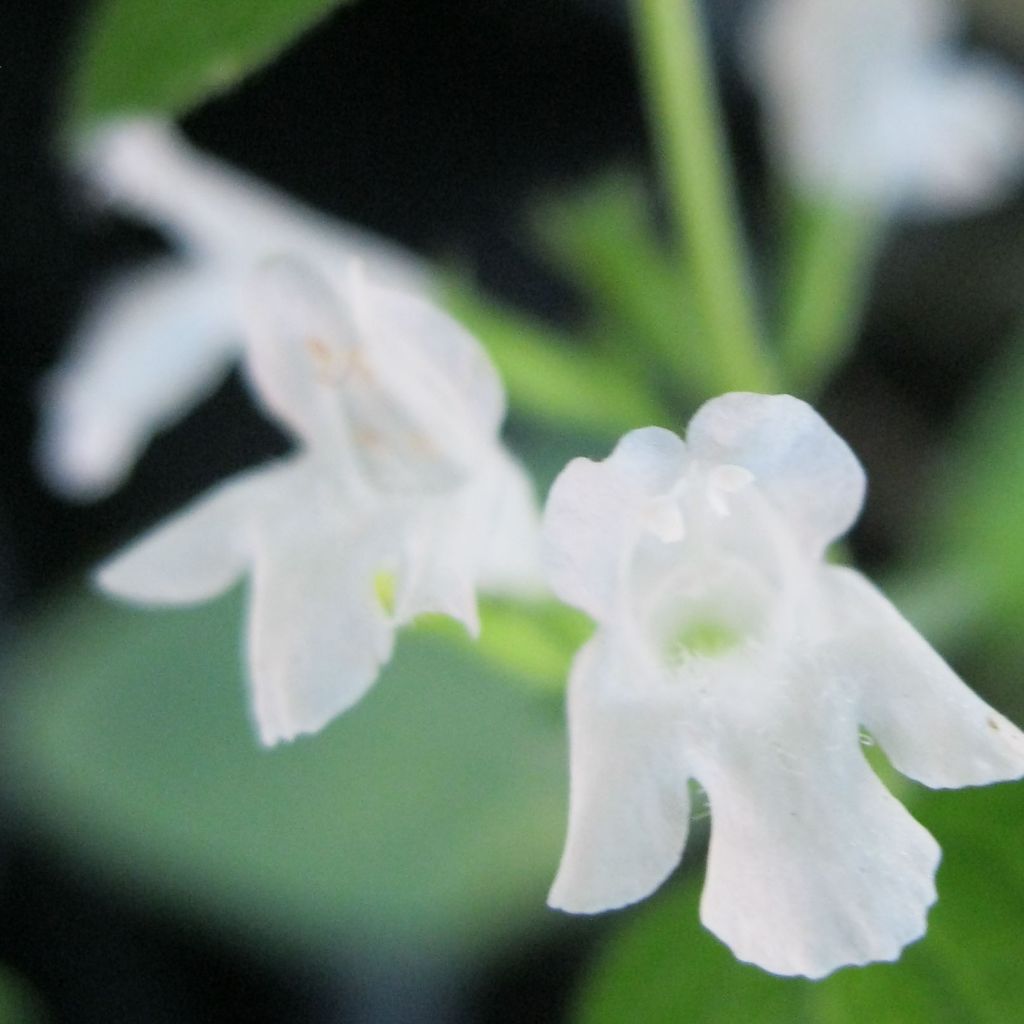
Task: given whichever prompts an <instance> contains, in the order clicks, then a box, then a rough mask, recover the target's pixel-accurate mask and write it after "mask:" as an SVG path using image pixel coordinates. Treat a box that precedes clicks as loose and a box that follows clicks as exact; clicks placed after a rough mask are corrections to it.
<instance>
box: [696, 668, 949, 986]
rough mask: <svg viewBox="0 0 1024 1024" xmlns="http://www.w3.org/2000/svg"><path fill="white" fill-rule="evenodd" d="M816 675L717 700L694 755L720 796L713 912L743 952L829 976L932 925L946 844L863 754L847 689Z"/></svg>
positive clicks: (710, 923)
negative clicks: (705, 742) (705, 751)
mask: <svg viewBox="0 0 1024 1024" xmlns="http://www.w3.org/2000/svg"><path fill="white" fill-rule="evenodd" d="M804 675H805V678H803V679H792V678H791V679H787V680H786V681H785V682H780V683H778V684H774V683H773V680H772V679H771V677H770V676H768V675H765V674H762V675H760V676H758V677H757V678H756V679H752V680H751V679H748V680H745V692H746V699H743V700H737V701H731V702H729V703H726V701H725V700H722V701H720V702H719V703H718V704H717V713H718V715H719V721H718V728H717V730H716V732H715V735H714V736H713V737H712V738H711V739H712V743H713V751H712V753H711V755H710V756H704V757H700V758H696V759H695V763H696V766H697V770H696V772H695V774H696V777H697V779H698V781H699V782H700V783H701V784H702V785H703V786H704V789H705V790H706V791H707V794H708V799H709V800H710V803H711V845H710V849H709V852H708V869H707V880H706V882H705V886H704V894H703V898H702V900H701V920H702V921H703V922H704V924H705V925H706V926H707V927H708V928H709V929H710V930H711V931H712V932H714V933H715V934H716V935H717V936H718V937H719V938H720V939H722V941H723V942H725V943H726V944H727V945H728V946H729V947H730V948H731V949H732V951H733V953H734V954H735V955H736V956H737V957H738V958H739V959H741V960H745V961H748V962H750V963H754V964H757V965H758V966H760V967H763V968H764V969H765V970H768V971H772V972H774V973H776V974H786V975H789V974H801V975H806V976H807V977H810V978H820V977H822V976H823V975H826V974H828V973H829V972H831V971H833V970H835V969H836V968H838V967H842V966H844V965H847V964H864V963H868V962H869V961H873V960H893V959H895V958H896V957H897V956H898V955H899V953H900V950H901V949H902V948H903V947H904V946H905V945H906V944H907V943H908V942H911V941H913V940H914V939H916V938H918V937H919V936H921V935H922V934H923V933H924V930H925V919H926V914H927V910H928V907H929V906H930V905H931V904H932V903H933V902H934V900H935V886H934V875H935V870H936V867H937V866H938V862H939V848H938V845H937V844H936V843H935V840H934V839H933V838H932V837H931V836H930V835H929V834H928V832H927V831H926V830H925V829H924V828H922V827H921V825H919V824H918V823H917V822H916V821H915V820H914V819H913V818H912V817H911V816H910V815H909V814H908V813H907V811H906V810H905V809H904V808H903V806H902V805H901V804H900V803H899V801H898V800H896V798H895V797H893V796H892V794H890V793H889V791H888V790H887V789H886V788H885V787H884V786H883V785H882V783H881V782H880V781H879V780H878V778H877V776H876V775H875V774H874V772H872V771H871V769H870V767H869V766H868V764H867V762H866V761H865V760H864V757H863V755H862V753H861V750H860V744H859V742H858V730H857V722H856V718H855V715H854V713H853V710H852V708H851V706H850V703H849V701H848V700H847V699H846V697H845V695H844V693H843V692H842V691H841V689H840V688H834V687H833V686H832V684H831V683H830V682H829V680H828V679H823V678H822V676H821V675H820V673H819V672H817V671H811V670H808V671H806V672H805V673H804ZM720 683H721V681H720ZM747 684H749V685H747ZM773 688H774V689H775V692H774V694H773ZM769 703H770V704H772V705H773V706H772V707H768V706H767V705H768V704H769ZM725 719H729V720H728V721H725Z"/></svg>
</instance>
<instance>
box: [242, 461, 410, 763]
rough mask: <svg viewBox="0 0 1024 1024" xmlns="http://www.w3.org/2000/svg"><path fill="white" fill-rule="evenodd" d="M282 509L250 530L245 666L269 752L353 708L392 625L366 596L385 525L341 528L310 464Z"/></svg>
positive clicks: (358, 522)
mask: <svg viewBox="0 0 1024 1024" xmlns="http://www.w3.org/2000/svg"><path fill="white" fill-rule="evenodd" d="M288 497H289V503H290V504H289V509H288V511H287V513H285V511H284V509H282V510H281V511H280V512H279V513H278V514H277V515H275V516H274V518H273V519H272V520H264V521H263V522H261V524H260V525H259V532H258V536H257V537H256V541H255V553H254V562H253V573H252V584H251V586H252V590H251V605H250V609H249V622H248V641H247V650H248V661H249V674H250V685H251V690H252V706H253V715H254V718H255V720H256V725H257V729H258V731H259V735H260V739H261V740H262V741H263V743H265V744H266V745H268V746H270V745H272V744H274V743H277V742H279V741H281V740H292V739H294V738H295V737H296V736H298V735H300V734H302V733H312V732H316V731H318V730H319V729H321V728H323V726H324V725H326V724H327V723H328V722H329V721H330V720H331V719H332V718H334V717H335V716H336V715H338V714H340V713H341V712H342V711H345V710H346V709H348V708H349V707H351V706H352V705H353V704H355V703H356V701H358V700H359V699H360V698H361V697H362V696H363V694H365V693H366V691H367V690H368V689H369V688H370V686H371V685H372V684H373V682H374V681H375V680H376V678H377V676H378V674H379V672H380V669H381V666H382V665H383V664H384V663H385V662H386V661H387V660H388V659H389V658H390V656H391V650H392V646H393V640H394V623H393V622H392V621H391V620H390V619H389V617H388V616H387V615H386V614H385V610H384V608H383V607H382V606H381V603H380V601H379V599H378V598H377V597H376V595H375V587H374V583H375V579H374V578H375V574H376V572H377V570H378V568H379V567H380V566H381V565H382V564H384V563H385V562H386V560H387V558H388V552H389V551H390V549H391V547H392V545H393V541H392V536H393V529H394V525H393V524H392V523H390V522H389V521H388V519H387V517H386V516H380V517H377V516H374V517H373V518H370V517H367V516H365V515H363V514H357V515H355V516H353V517H352V518H351V519H348V518H347V517H346V515H345V512H344V511H343V510H339V509H338V508H337V507H336V505H335V502H334V498H335V497H336V495H335V493H334V492H333V491H332V489H331V488H330V486H329V485H327V486H325V481H324V478H323V476H322V475H321V474H319V472H318V471H317V470H316V469H315V468H314V467H313V466H312V464H310V467H309V470H308V471H304V472H303V473H301V474H299V473H296V474H295V475H294V476H293V478H292V480H291V481H290V485H289V494H288Z"/></svg>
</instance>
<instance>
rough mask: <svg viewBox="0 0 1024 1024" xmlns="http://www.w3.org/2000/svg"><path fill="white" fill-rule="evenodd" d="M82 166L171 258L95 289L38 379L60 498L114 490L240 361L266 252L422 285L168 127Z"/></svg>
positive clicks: (114, 142) (87, 157)
mask: <svg viewBox="0 0 1024 1024" xmlns="http://www.w3.org/2000/svg"><path fill="white" fill-rule="evenodd" d="M80 170H81V172H82V174H83V176H84V178H85V180H86V182H87V183H88V184H89V185H90V186H91V188H92V190H93V191H94V192H95V193H97V194H98V196H99V198H100V200H101V201H102V202H103V203H104V204H106V205H109V206H111V207H113V208H115V209H118V210H120V211H122V212H124V213H128V214H131V215H134V216H137V217H139V218H140V219H142V220H145V221H148V222H150V223H152V224H153V225H155V226H156V227H158V228H160V229H161V230H162V231H164V232H165V233H166V235H167V236H168V238H169V239H170V240H171V241H173V242H174V243H175V245H176V247H177V248H178V250H179V255H178V257H177V258H173V257H169V258H164V259H161V260H157V261H155V262H154V263H153V264H152V265H150V266H149V267H146V268H143V269H140V270H137V271H134V272H130V273H128V274H126V275H124V277H122V278H121V279H119V280H117V281H115V282H114V283H113V284H112V285H110V286H109V287H108V288H107V289H106V290H105V291H104V292H103V293H101V295H100V297H99V299H98V300H97V301H95V302H94V303H93V304H92V306H91V307H90V308H89V309H88V310H87V311H86V314H85V316H84V317H83V321H82V324H81V326H80V327H79V329H78V331H77V334H76V336H75V337H74V338H73V339H72V342H71V346H70V349H69V353H68V355H67V357H66V358H65V359H64V361H63V362H62V363H61V364H60V365H59V366H58V367H57V368H56V369H54V370H53V371H51V373H50V374H49V375H48V377H47V379H46V380H45V382H44V386H43V401H42V427H41V434H40V438H39V443H38V460H39V464H40V468H41V470H42V472H43V473H44V475H45V477H46V479H47V480H48V482H49V483H50V484H51V485H52V486H53V487H54V488H55V489H56V490H58V491H60V492H61V493H63V494H65V495H66V496H68V497H72V498H78V499H82V500H91V499H94V498H99V497H103V496H104V495H106V494H108V493H110V492H111V491H113V490H115V489H116V488H117V487H118V486H119V485H120V484H121V482H122V481H123V479H124V477H125V476H126V475H127V474H128V473H129V472H130V470H131V468H132V465H133V464H134V462H135V460H136V458H137V457H138V456H139V455H140V454H141V452H142V450H143V449H144V448H145V446H146V445H147V444H148V442H149V440H150V438H151V437H152V435H153V434H154V433H156V432H157V431H159V430H161V429H163V428H165V427H167V426H170V425H171V424H173V423H174V422H176V421H177V420H178V419H180V418H181V417H182V416H184V415H185V414H186V413H187V412H188V411H189V410H190V409H191V408H192V407H193V406H194V405H196V404H197V403H198V402H200V401H201V400H202V399H203V398H205V397H207V396H208V395H209V394H210V393H212V392H213V391H214V390H215V389H216V387H217V386H218V385H219V384H220V382H221V380H222V379H223V377H224V376H225V374H226V373H227V371H228V369H229V368H230V366H231V365H232V364H233V362H234V361H235V360H236V359H237V358H238V356H239V354H240V352H241V348H242V312H241V308H240V300H239V296H240V293H241V291H242V288H243V283H244V281H245V280H246V277H247V274H248V273H249V271H250V270H251V269H252V267H253V266H254V265H255V264H257V263H259V262H260V261H261V260H263V259H265V258H266V257H267V256H272V255H275V254H280V253H291V254H294V255H296V256H299V257H301V258H302V259H304V260H306V261H307V262H309V263H311V264H312V265H314V266H315V267H317V268H318V269H319V270H320V272H321V273H323V274H325V275H327V276H328V277H329V278H332V279H334V280H336V279H337V278H338V275H340V274H343V273H344V272H345V267H346V266H347V265H348V262H349V261H350V260H351V259H352V258H353V257H357V258H359V259H361V260H363V261H365V262H366V264H367V265H368V267H369V269H370V271H371V272H372V273H373V276H374V277H375V278H377V279H378V280H381V281H383V282H385V283H386V282H390V283H392V284H395V285H397V286H399V287H404V288H411V289H414V290H415V289H422V288H424V287H425V282H426V276H425V274H424V272H423V271H422V270H421V268H420V267H419V266H418V265H417V263H416V262H415V261H414V259H413V258H412V257H411V256H408V255H406V254H405V253H403V252H402V251H401V250H399V249H398V248H397V247H392V246H390V245H389V244H388V243H386V242H384V241H382V240H379V239H377V238H374V237H373V236H372V235H370V234H369V233H365V232H361V231H359V230H357V229H355V228H352V227H349V226H347V225H342V224H339V223H337V222H335V221H333V220H331V218H329V217H326V216H324V215H323V214H321V213H317V212H315V211H312V210H308V209H306V208H304V207H302V206H300V205H299V204H297V203H295V202H292V201H291V200H289V199H288V198H286V197H284V196H282V195H280V194H279V193H276V192H275V191H274V190H273V189H271V188H269V187H267V186H265V185H263V184H261V183H259V182H257V181H255V180H253V179H251V178H249V177H247V176H245V175H244V174H242V173H240V172H238V171H236V170H234V169H232V168H230V167H227V166H225V165H223V164H221V163H219V162H218V161H216V160H214V159H212V158H210V157H208V156H204V155H203V154H201V153H198V152H196V151H195V150H193V149H192V148H191V147H190V146H189V145H188V143H187V142H186V141H185V139H184V138H183V137H182V136H181V135H180V134H179V133H178V132H177V131H176V130H175V129H174V128H173V127H172V126H171V125H170V124H168V123H166V122H163V121H159V120H148V119H134V120H126V121H117V122H113V123H111V124H108V125H107V126H105V127H103V128H101V129H100V130H99V131H97V132H96V134H95V135H94V136H92V138H91V139H90V141H89V144H88V145H87V146H86V147H85V148H84V150H83V152H82V154H81V160H80Z"/></svg>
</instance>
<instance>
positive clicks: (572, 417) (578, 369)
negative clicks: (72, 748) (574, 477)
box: [445, 281, 671, 436]
mask: <svg viewBox="0 0 1024 1024" xmlns="http://www.w3.org/2000/svg"><path fill="white" fill-rule="evenodd" d="M445 304H446V306H447V307H448V308H449V310H450V311H451V312H452V315H453V316H455V317H457V318H458V319H459V320H460V321H462V323H464V324H465V325H466V327H467V328H468V329H469V330H470V331H472V332H473V333H474V334H475V335H476V336H477V337H478V338H479V339H480V340H481V341H482V342H483V344H484V346H485V347H486V348H487V351H488V352H489V353H490V355H491V358H492V359H493V360H494V362H495V365H496V366H497V367H498V370H499V371H500V372H501V375H502V377H503V378H504V380H505V387H506V388H507V390H508V394H509V398H510V400H511V402H512V404H513V406H514V407H515V408H516V409H518V410H519V411H520V412H522V413H524V414H527V415H532V416H536V417H538V418H540V419H543V420H546V421H548V422H551V423H560V424H568V425H570V426H572V427H575V428H576V429H583V430H590V431H596V432H599V433H601V434H606V435H609V436H617V435H618V434H621V433H623V432H624V431H626V430H632V429H633V428H634V427H644V426H649V425H651V424H667V423H668V422H670V421H671V416H670V415H669V414H668V413H667V412H666V411H665V410H664V409H663V408H662V407H661V406H660V404H659V403H658V401H657V399H656V398H655V397H654V396H653V395H651V394H650V393H649V392H648V390H647V389H646V388H644V387H642V386H641V385H639V384H637V383H636V382H635V381H633V380H630V379H628V378H623V376H622V374H621V373H620V372H619V370H618V368H617V366H616V365H615V363H614V362H612V361H611V360H608V359H603V358H601V356H600V355H598V354H596V353H594V352H592V351H589V350H588V349H586V348H585V347H583V346H581V345H579V344H576V343H575V342H574V341H573V339H572V338H569V337H566V336H565V335H563V334H562V333H561V332H560V331H558V330H557V329H556V328H553V327H549V326H547V325H545V324H542V323H540V322H539V321H537V320H535V319H533V318H531V317H529V316H528V315H526V314H524V313H519V312H517V311H513V310H511V309H508V308H507V307H504V306H502V305H500V304H499V303H496V302H494V301H492V300H490V299H486V298H484V297H483V296H481V295H480V294H478V293H477V292H475V291H474V290H473V289H472V288H470V287H468V286H466V285H465V284H461V283H456V282H454V281H450V282H449V283H448V287H447V289H446V292H445Z"/></svg>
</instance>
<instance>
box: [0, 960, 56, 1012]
mask: <svg viewBox="0 0 1024 1024" xmlns="http://www.w3.org/2000/svg"><path fill="white" fill-rule="evenodd" d="M47 1019H48V1018H47V1015H46V1014H45V1013H44V1012H43V1008H42V1004H41V1003H40V1000H39V999H38V997H37V995H36V993H35V992H34V991H33V990H32V989H31V988H30V987H29V985H28V984H27V983H26V982H25V980H24V979H23V978H22V977H21V976H20V975H18V974H16V973H15V972H14V971H12V970H11V969H10V968H9V967H6V966H3V965H0V1024H35V1022H36V1021H45V1020H47Z"/></svg>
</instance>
